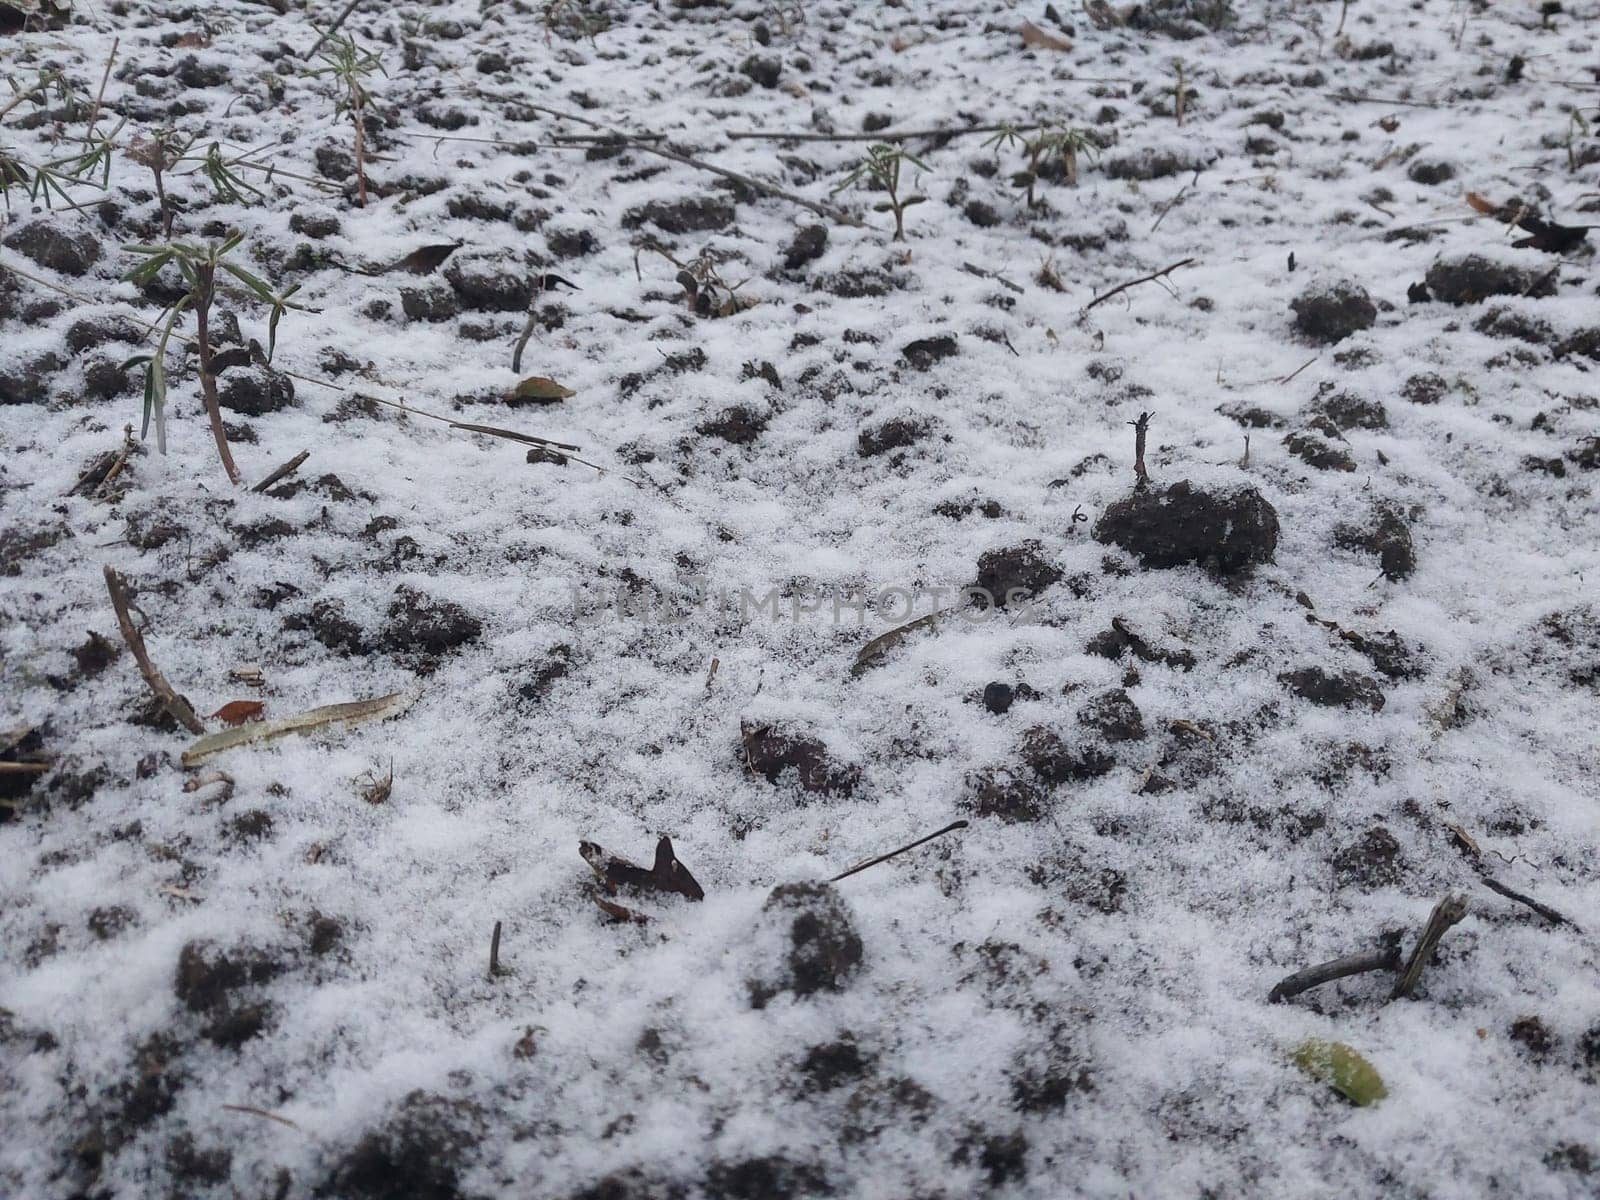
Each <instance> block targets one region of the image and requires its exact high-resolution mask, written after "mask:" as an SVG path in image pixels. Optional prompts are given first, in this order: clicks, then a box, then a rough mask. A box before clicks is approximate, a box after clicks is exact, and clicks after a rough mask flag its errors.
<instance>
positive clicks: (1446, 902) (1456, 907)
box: [1389, 895, 1467, 1000]
mask: <svg viewBox="0 0 1600 1200" xmlns="http://www.w3.org/2000/svg"><path fill="white" fill-rule="evenodd" d="M1466 915H1467V898H1466V897H1465V896H1463V895H1453V896H1446V897H1445V898H1444V899H1443V900H1441V901H1439V903H1437V904H1435V905H1434V906H1433V911H1432V912H1431V913H1429V914H1428V923H1427V924H1426V925H1424V926H1423V927H1422V934H1421V936H1419V937H1418V938H1417V944H1416V945H1415V946H1413V947H1412V949H1411V957H1410V958H1408V959H1406V965H1405V969H1404V970H1403V971H1401V972H1400V978H1399V979H1398V980H1396V981H1395V985H1394V991H1392V992H1391V993H1389V999H1391V1000H1399V999H1402V998H1404V997H1407V996H1410V995H1411V993H1412V992H1413V991H1414V990H1415V989H1416V986H1417V983H1418V981H1419V980H1420V979H1421V978H1422V970H1423V968H1424V967H1426V966H1427V965H1428V959H1430V958H1432V957H1433V952H1434V951H1435V950H1436V949H1438V947H1439V942H1440V941H1441V940H1443V938H1444V935H1445V934H1446V933H1448V932H1449V931H1450V927H1451V926H1452V925H1454V924H1456V922H1458V921H1460V920H1461V918H1462V917H1464V916H1466Z"/></svg>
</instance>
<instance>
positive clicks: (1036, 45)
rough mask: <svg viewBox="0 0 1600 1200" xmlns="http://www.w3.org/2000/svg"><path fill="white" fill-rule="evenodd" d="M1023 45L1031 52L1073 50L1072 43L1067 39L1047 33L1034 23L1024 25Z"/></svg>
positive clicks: (1027, 22)
mask: <svg viewBox="0 0 1600 1200" xmlns="http://www.w3.org/2000/svg"><path fill="white" fill-rule="evenodd" d="M1022 44H1023V45H1024V46H1026V47H1028V49H1030V50H1071V49H1072V43H1071V42H1069V41H1067V39H1066V38H1063V37H1057V36H1056V35H1055V34H1053V33H1046V32H1045V31H1044V30H1043V29H1040V28H1039V27H1038V26H1037V25H1035V24H1034V23H1033V22H1032V21H1024V22H1023V23H1022Z"/></svg>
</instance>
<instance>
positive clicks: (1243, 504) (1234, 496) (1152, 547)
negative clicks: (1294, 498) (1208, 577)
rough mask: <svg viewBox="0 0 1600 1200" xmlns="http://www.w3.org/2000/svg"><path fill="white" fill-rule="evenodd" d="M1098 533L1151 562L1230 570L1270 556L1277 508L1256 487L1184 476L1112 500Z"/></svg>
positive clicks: (1275, 535)
mask: <svg viewBox="0 0 1600 1200" xmlns="http://www.w3.org/2000/svg"><path fill="white" fill-rule="evenodd" d="M1094 538H1095V540H1096V541H1098V542H1102V543H1110V544H1113V545H1117V546H1120V547H1121V548H1122V549H1124V550H1126V551H1127V552H1128V553H1130V554H1133V555H1135V556H1137V557H1138V559H1139V560H1140V561H1141V562H1142V563H1143V564H1144V565H1145V566H1147V567H1177V566H1182V565H1184V564H1186V563H1194V564H1198V565H1203V566H1210V567H1213V568H1215V569H1216V570H1218V571H1222V572H1224V573H1229V572H1234V571H1241V570H1244V569H1246V568H1248V567H1250V566H1252V565H1254V564H1256V563H1266V562H1271V561H1272V559H1273V555H1274V553H1275V552H1276V550H1277V547H1278V513H1277V510H1276V509H1274V508H1273V507H1272V505H1271V504H1270V503H1268V502H1267V500H1266V499H1265V498H1264V497H1263V496H1262V495H1261V493H1260V492H1258V491H1256V489H1255V488H1253V487H1249V486H1240V487H1235V488H1224V489H1214V490H1211V491H1205V490H1202V489H1200V488H1197V487H1195V486H1194V485H1193V484H1191V483H1189V481H1188V480H1182V481H1180V482H1178V483H1175V484H1173V485H1172V486H1171V487H1169V488H1168V489H1167V490H1166V491H1165V492H1160V491H1157V490H1155V489H1146V490H1141V491H1136V492H1134V493H1133V494H1132V495H1130V496H1128V497H1126V498H1125V499H1122V500H1118V501H1117V502H1116V503H1114V504H1112V505H1110V506H1109V507H1107V509H1106V510H1105V512H1104V513H1103V514H1101V517H1100V520H1099V521H1097V522H1096V523H1095V527H1094Z"/></svg>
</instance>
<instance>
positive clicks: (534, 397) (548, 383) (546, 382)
mask: <svg viewBox="0 0 1600 1200" xmlns="http://www.w3.org/2000/svg"><path fill="white" fill-rule="evenodd" d="M577 394H578V393H577V392H575V391H573V390H572V389H571V388H569V387H562V386H561V385H560V384H559V383H557V382H556V381H555V380H554V379H550V378H548V377H546V376H544V375H530V376H529V377H528V378H526V379H524V380H523V381H522V382H521V383H519V384H517V386H516V387H515V388H513V389H512V390H511V394H510V395H509V396H507V397H506V399H507V400H508V401H510V402H511V403H513V404H515V403H516V402H517V401H519V400H528V401H532V402H533V403H535V404H555V403H558V402H559V401H562V400H565V399H567V398H568V397H569V396H576V395H577Z"/></svg>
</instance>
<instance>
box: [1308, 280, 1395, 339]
mask: <svg viewBox="0 0 1600 1200" xmlns="http://www.w3.org/2000/svg"><path fill="white" fill-rule="evenodd" d="M1289 307H1290V309H1291V310H1293V312H1294V327H1295V330H1296V332H1298V333H1299V334H1301V335H1302V336H1303V337H1305V338H1308V339H1309V340H1311V341H1313V342H1318V343H1321V344H1323V345H1332V344H1333V343H1335V342H1342V341H1343V340H1344V339H1345V338H1347V337H1349V336H1350V335H1351V334H1353V333H1359V332H1360V331H1361V330H1363V329H1371V328H1372V326H1373V324H1374V323H1375V322H1376V321H1377V319H1378V307H1377V305H1375V304H1373V302H1372V297H1371V296H1369V295H1367V291H1366V289H1365V288H1363V287H1361V285H1359V284H1357V283H1352V282H1351V281H1349V280H1339V281H1337V282H1334V283H1314V284H1312V285H1311V286H1310V287H1308V288H1306V290H1305V291H1303V292H1301V293H1300V295H1299V296H1297V297H1296V298H1295V299H1294V300H1292V301H1291V302H1290V304H1289Z"/></svg>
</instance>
